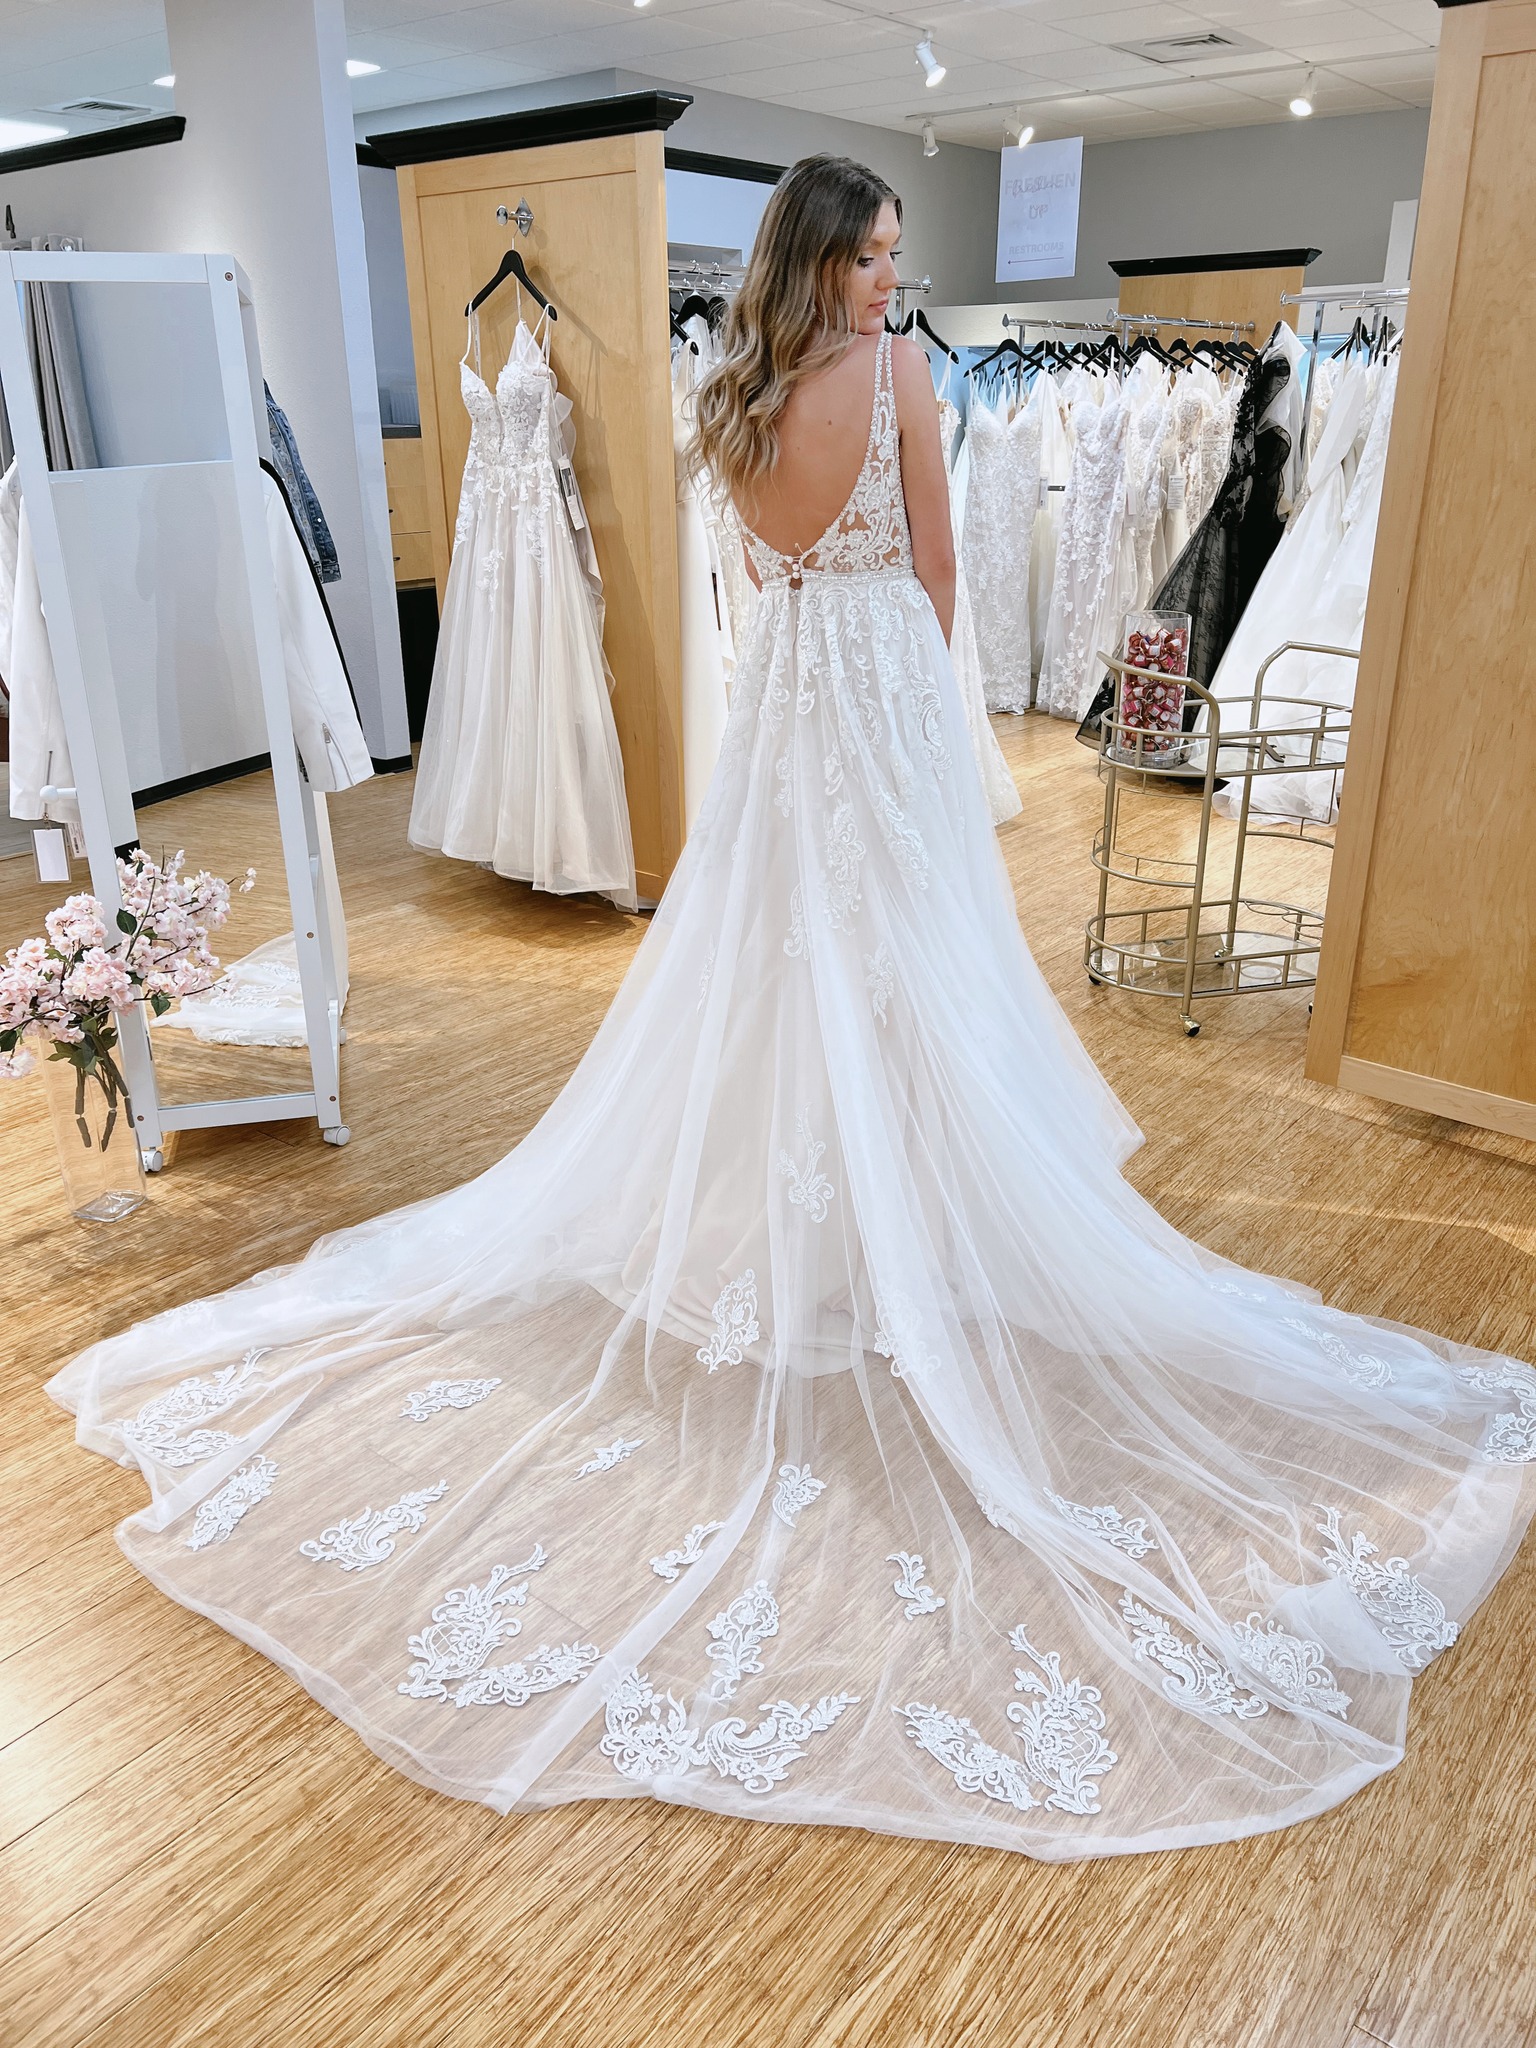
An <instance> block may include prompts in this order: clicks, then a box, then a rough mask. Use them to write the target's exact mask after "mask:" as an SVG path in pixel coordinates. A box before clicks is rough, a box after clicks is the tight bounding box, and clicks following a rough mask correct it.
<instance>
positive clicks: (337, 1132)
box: [320, 1124, 352, 1145]
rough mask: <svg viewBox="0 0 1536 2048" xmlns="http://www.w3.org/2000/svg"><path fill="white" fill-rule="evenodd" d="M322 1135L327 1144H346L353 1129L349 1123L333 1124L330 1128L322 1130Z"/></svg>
mask: <svg viewBox="0 0 1536 2048" xmlns="http://www.w3.org/2000/svg"><path fill="white" fill-rule="evenodd" d="M320 1135H321V1137H322V1138H324V1140H325V1142H326V1143H327V1145H345V1144H346V1142H347V1140H348V1138H350V1137H351V1135H352V1131H351V1127H350V1126H349V1125H347V1124H333V1125H332V1127H331V1128H330V1130H328V1131H322V1132H321V1133H320Z"/></svg>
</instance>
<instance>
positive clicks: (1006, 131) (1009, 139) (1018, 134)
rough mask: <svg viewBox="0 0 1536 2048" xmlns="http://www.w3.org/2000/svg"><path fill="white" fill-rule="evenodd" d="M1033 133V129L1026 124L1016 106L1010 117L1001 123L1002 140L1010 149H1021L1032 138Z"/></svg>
mask: <svg viewBox="0 0 1536 2048" xmlns="http://www.w3.org/2000/svg"><path fill="white" fill-rule="evenodd" d="M1034 134H1035V131H1034V129H1033V128H1032V127H1030V126H1028V125H1027V124H1026V122H1025V120H1024V116H1023V115H1022V114H1021V113H1020V112H1019V111H1018V109H1017V108H1015V109H1014V112H1013V117H1012V119H1011V120H1008V121H1005V122H1004V123H1003V140H1004V142H1006V143H1007V144H1008V146H1009V148H1010V149H1022V148H1023V147H1024V145H1025V144H1026V143H1027V142H1032V141H1033V140H1034Z"/></svg>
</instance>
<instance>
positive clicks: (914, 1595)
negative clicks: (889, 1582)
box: [885, 1550, 944, 1621]
mask: <svg viewBox="0 0 1536 2048" xmlns="http://www.w3.org/2000/svg"><path fill="white" fill-rule="evenodd" d="M885 1561H886V1563H887V1564H895V1565H900V1567H901V1574H900V1576H899V1577H898V1578H897V1579H896V1580H895V1582H894V1589H895V1593H896V1597H897V1599H898V1600H904V1601H905V1602H906V1605H905V1606H904V1607H903V1608H902V1610H901V1611H902V1613H903V1614H904V1615H905V1616H906V1617H907V1620H908V1621H916V1620H917V1618H918V1616H919V1615H920V1614H937V1612H938V1611H939V1609H940V1608H941V1607H942V1606H943V1605H944V1596H943V1594H942V1593H935V1591H934V1590H933V1588H932V1586H929V1585H925V1584H924V1583H923V1582H924V1580H925V1579H926V1578H927V1576H928V1567H927V1565H926V1564H924V1562H923V1558H922V1553H921V1551H912V1550H893V1551H892V1552H891V1554H890V1556H889V1557H888V1558H887V1559H886V1560H885Z"/></svg>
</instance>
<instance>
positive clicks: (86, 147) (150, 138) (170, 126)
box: [0, 114, 187, 178]
mask: <svg viewBox="0 0 1536 2048" xmlns="http://www.w3.org/2000/svg"><path fill="white" fill-rule="evenodd" d="M186 132H187V117H186V115H185V114H157V115H156V117H155V119H154V120H153V121H130V122H129V123H128V125H127V126H126V127H124V128H94V129H92V131H91V132H90V134H89V135H61V136H60V137H59V139H58V141H57V142H34V143H32V144H31V145H30V147H28V148H26V149H8V150H6V151H5V152H4V154H3V155H0V178H3V177H4V176H5V174H6V172H7V171H35V170H39V169H41V167H42V166H43V165H44V164H72V163H76V162H78V161H79V160H80V159H81V158H82V157H88V156H117V155H119V154H120V153H121V152H122V151H123V150H125V149H152V148H154V147H155V145H156V144H157V143H161V142H180V140H181V138H182V136H183V135H185V134H186Z"/></svg>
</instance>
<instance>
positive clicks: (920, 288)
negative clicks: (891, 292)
mask: <svg viewBox="0 0 1536 2048" xmlns="http://www.w3.org/2000/svg"><path fill="white" fill-rule="evenodd" d="M895 289H896V325H897V327H898V328H901V327H903V326H905V324H906V318H907V293H908V292H931V291H932V290H933V279H932V278H931V277H898V278H897V280H896V287H895Z"/></svg>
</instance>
